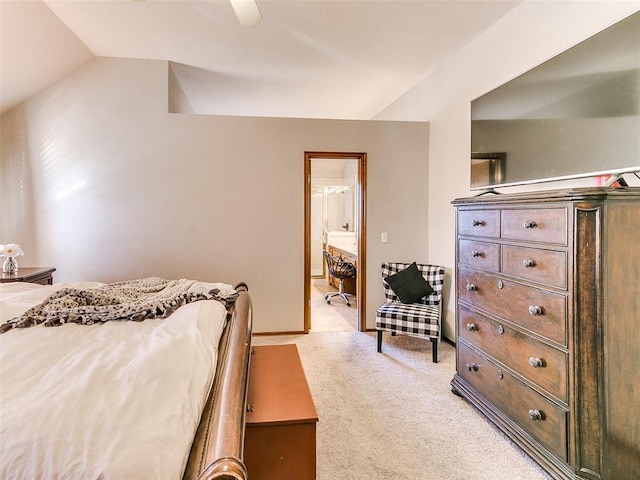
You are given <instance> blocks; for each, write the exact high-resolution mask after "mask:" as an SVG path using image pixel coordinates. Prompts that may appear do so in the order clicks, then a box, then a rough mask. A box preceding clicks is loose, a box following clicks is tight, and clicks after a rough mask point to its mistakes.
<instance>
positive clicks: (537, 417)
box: [529, 410, 542, 422]
mask: <svg viewBox="0 0 640 480" xmlns="http://www.w3.org/2000/svg"><path fill="white" fill-rule="evenodd" d="M529 418H530V419H531V420H533V421H534V422H539V421H541V420H542V412H540V410H529Z"/></svg>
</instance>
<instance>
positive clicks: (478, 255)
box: [471, 250, 483, 258]
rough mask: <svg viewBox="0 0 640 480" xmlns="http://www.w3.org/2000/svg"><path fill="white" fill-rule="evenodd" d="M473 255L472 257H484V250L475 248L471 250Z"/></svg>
mask: <svg viewBox="0 0 640 480" xmlns="http://www.w3.org/2000/svg"><path fill="white" fill-rule="evenodd" d="M471 256H472V257H474V258H477V257H482V256H483V253H482V252H479V251H477V250H474V251H473V252H471Z"/></svg>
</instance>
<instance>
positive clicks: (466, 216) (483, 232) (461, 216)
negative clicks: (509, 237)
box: [458, 210, 500, 238]
mask: <svg viewBox="0 0 640 480" xmlns="http://www.w3.org/2000/svg"><path fill="white" fill-rule="evenodd" d="M458 233H459V234H460V235H474V236H478V237H495V238H498V237H500V210H459V211H458Z"/></svg>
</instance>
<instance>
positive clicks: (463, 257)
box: [458, 240, 500, 272]
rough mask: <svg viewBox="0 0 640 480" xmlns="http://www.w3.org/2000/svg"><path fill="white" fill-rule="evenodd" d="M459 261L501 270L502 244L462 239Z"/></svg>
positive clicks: (486, 268) (459, 246) (483, 267)
mask: <svg viewBox="0 0 640 480" xmlns="http://www.w3.org/2000/svg"><path fill="white" fill-rule="evenodd" d="M458 261H459V262H460V263H463V264H466V265H469V266H472V267H476V268H482V269H485V270H491V271H493V272H498V271H499V270H500V244H498V243H487V242H475V241H473V240H460V242H459V244H458Z"/></svg>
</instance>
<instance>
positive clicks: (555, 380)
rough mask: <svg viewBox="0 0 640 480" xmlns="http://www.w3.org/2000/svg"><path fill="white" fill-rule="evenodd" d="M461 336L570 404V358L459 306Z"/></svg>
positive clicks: (514, 330) (527, 336)
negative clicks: (568, 391) (568, 384)
mask: <svg viewBox="0 0 640 480" xmlns="http://www.w3.org/2000/svg"><path fill="white" fill-rule="evenodd" d="M458 331H459V332H460V337H462V338H464V339H465V340H467V341H468V342H469V343H471V344H473V345H475V346H476V347H477V348H479V349H480V350H483V351H484V352H486V353H487V354H489V355H491V356H492V357H493V358H495V359H496V360H498V361H499V362H501V363H503V364H505V365H509V367H510V368H511V369H513V370H514V371H516V372H518V373H519V374H520V375H522V376H523V377H525V378H527V379H528V380H530V381H531V382H533V383H535V384H537V385H539V386H540V387H541V388H542V389H544V390H546V391H547V392H549V393H550V394H552V395H554V396H555V397H556V398H557V399H558V400H560V401H562V402H565V403H567V401H568V397H567V375H568V363H567V362H568V355H567V354H566V353H565V352H563V351H561V350H558V349H555V348H553V347H550V346H549V345H545V344H544V343H542V342H540V341H538V340H536V339H534V338H532V337H530V336H529V335H526V334H524V333H522V332H520V331H518V330H516V329H514V328H512V327H510V326H509V325H505V324H503V323H499V322H496V321H494V320H491V319H490V318H488V317H485V316H484V315H481V314H479V313H477V312H473V311H472V310H469V309H468V308H466V307H462V306H459V330H458Z"/></svg>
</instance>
